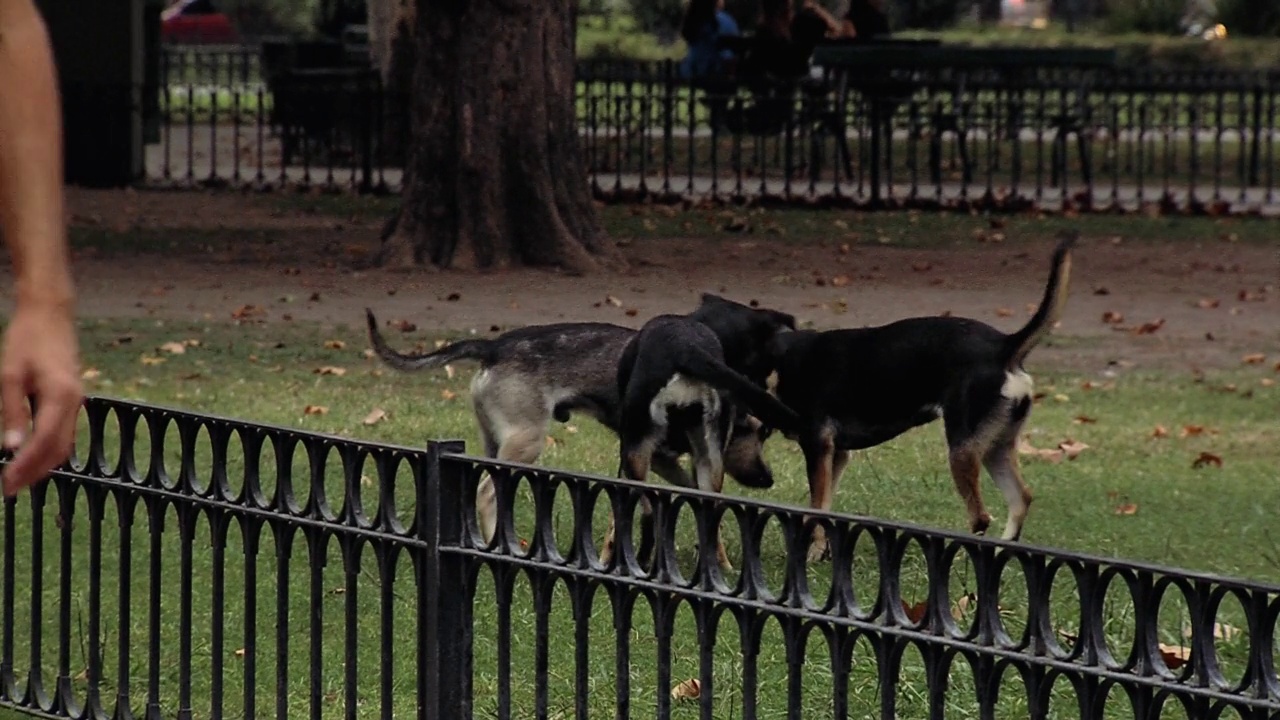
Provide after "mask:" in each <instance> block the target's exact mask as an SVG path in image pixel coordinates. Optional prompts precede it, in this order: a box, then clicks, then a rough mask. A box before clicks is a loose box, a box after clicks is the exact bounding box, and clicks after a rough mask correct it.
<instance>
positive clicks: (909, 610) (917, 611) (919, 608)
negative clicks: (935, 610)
mask: <svg viewBox="0 0 1280 720" xmlns="http://www.w3.org/2000/svg"><path fill="white" fill-rule="evenodd" d="M928 609H929V603H927V602H918V603H916V604H915V605H908V604H907V601H906V600H903V601H902V610H903V612H905V613H906V614H907V619H908V620H910V621H911V622H912V623H913V624H919V623H920V621H921V620H924V614H925V612H926V611H928Z"/></svg>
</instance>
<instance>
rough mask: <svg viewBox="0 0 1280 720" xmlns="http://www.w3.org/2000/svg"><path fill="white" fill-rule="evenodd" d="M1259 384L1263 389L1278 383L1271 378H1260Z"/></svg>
mask: <svg viewBox="0 0 1280 720" xmlns="http://www.w3.org/2000/svg"><path fill="white" fill-rule="evenodd" d="M1258 384H1259V385H1261V386H1262V387H1271V386H1272V385H1275V384H1276V381H1275V380H1272V379H1271V378H1259V379H1258Z"/></svg>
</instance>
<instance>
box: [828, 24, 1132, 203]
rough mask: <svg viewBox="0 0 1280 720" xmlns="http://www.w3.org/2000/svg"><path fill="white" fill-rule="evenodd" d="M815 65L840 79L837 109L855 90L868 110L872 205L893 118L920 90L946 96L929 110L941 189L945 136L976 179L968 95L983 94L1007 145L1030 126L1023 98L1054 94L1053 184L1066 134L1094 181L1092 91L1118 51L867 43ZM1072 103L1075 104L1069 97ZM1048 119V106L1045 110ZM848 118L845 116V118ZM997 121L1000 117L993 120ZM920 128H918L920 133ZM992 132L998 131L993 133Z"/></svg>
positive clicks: (837, 47) (932, 159)
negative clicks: (1073, 140)
mask: <svg viewBox="0 0 1280 720" xmlns="http://www.w3.org/2000/svg"><path fill="white" fill-rule="evenodd" d="M814 63H815V64H816V65H819V66H822V67H823V68H825V69H827V70H828V71H830V72H831V73H833V74H834V75H835V76H836V80H835V84H836V85H837V88H838V89H837V96H838V100H837V102H838V104H839V105H840V106H841V107H843V106H844V105H845V103H846V102H847V96H848V93H849V92H850V91H855V92H858V93H859V94H860V95H861V96H862V97H863V100H864V102H865V103H866V104H867V107H868V116H869V125H870V127H871V133H870V134H871V148H870V156H871V160H870V165H871V167H870V170H871V173H870V174H871V186H872V188H871V192H872V201H873V202H878V201H879V200H880V191H881V187H880V184H881V183H880V171H881V167H882V164H883V162H884V159H886V158H891V157H892V155H891V153H892V140H893V135H892V117H893V114H894V112H895V111H896V108H897V107H898V106H899V105H901V104H903V103H906V102H910V101H911V100H912V99H913V98H914V97H915V95H916V93H917V92H918V91H920V90H926V91H931V92H937V91H940V92H943V93H949V94H950V95H951V97H952V102H951V104H950V105H949V106H946V105H944V104H943V103H942V102H940V101H935V102H934V103H933V106H932V107H931V108H930V110H929V112H928V121H927V125H928V129H929V130H930V149H929V166H930V172H931V175H932V179H933V181H934V182H935V183H941V180H942V171H941V154H942V152H941V150H942V142H943V138H944V137H945V136H946V135H947V134H952V135H954V136H955V137H956V144H957V148H958V150H959V154H960V161H961V172H962V176H963V179H964V181H965V182H966V183H968V182H970V181H971V180H972V169H973V163H972V161H971V159H970V154H969V151H968V134H969V130H970V128H972V127H974V126H975V125H976V123H975V122H974V121H973V118H972V113H971V108H970V107H969V106H968V100H967V98H968V96H969V93H971V92H976V91H979V90H985V91H988V92H991V93H993V94H994V97H995V100H994V102H993V103H992V105H993V106H994V107H997V108H1001V110H1002V112H1001V114H1000V116H998V117H1000V118H1001V119H1002V120H1001V121H1002V122H1003V124H1004V126H1005V127H1004V128H1003V130H1004V132H1003V133H1000V135H1001V136H1003V137H1005V138H1006V139H1016V138H1017V137H1018V133H1019V132H1020V130H1021V129H1022V128H1023V127H1024V126H1025V123H1026V115H1025V110H1026V108H1025V106H1026V101H1025V97H1024V95H1025V93H1027V92H1043V91H1045V90H1047V89H1051V90H1055V91H1057V92H1058V94H1059V105H1058V107H1057V108H1056V111H1055V112H1052V113H1049V114H1047V115H1045V116H1044V117H1042V118H1040V120H1041V121H1042V122H1043V123H1044V124H1047V125H1048V126H1049V127H1050V128H1051V129H1052V130H1053V132H1054V140H1053V148H1054V150H1053V158H1052V168H1053V182H1054V183H1055V184H1056V183H1057V180H1058V176H1059V175H1060V173H1064V172H1065V169H1066V155H1067V145H1068V141H1069V136H1071V135H1073V134H1074V135H1075V136H1076V139H1077V144H1078V151H1079V154H1080V165H1081V170H1082V174H1083V175H1084V180H1085V181H1086V182H1089V180H1090V179H1091V177H1092V168H1091V160H1090V158H1089V152H1088V127H1089V122H1090V119H1089V106H1088V103H1087V102H1086V101H1085V98H1086V96H1087V93H1088V91H1089V89H1090V88H1091V87H1092V86H1093V85H1095V84H1096V83H1098V82H1099V79H1100V77H1102V76H1103V75H1104V74H1105V72H1106V71H1107V70H1110V69H1112V68H1114V67H1115V65H1116V52H1115V50H1113V49H1101V48H1021V47H970V46H957V45H942V44H939V45H930V46H916V47H907V46H892V45H873V44H869V43H866V44H863V43H824V44H823V45H820V46H819V47H818V48H817V49H816V50H815V51H814ZM1068 98H1070V99H1068ZM1041 111H1042V113H1043V111H1044V108H1043V107H1042V108H1041ZM842 115H843V113H842ZM989 121H991V122H997V119H996V118H989ZM920 129H922V128H919V127H913V128H912V131H913V132H918V131H919V130H920ZM988 130H990V131H991V132H993V133H996V132H999V131H1000V130H1001V128H998V127H990V128H988Z"/></svg>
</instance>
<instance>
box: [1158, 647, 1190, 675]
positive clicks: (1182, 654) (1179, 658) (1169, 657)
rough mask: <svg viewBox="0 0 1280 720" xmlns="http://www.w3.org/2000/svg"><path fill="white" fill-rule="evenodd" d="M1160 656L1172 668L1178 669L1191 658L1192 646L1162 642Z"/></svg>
mask: <svg viewBox="0 0 1280 720" xmlns="http://www.w3.org/2000/svg"><path fill="white" fill-rule="evenodd" d="M1160 657H1161V659H1163V660H1164V664H1165V665H1166V666H1167V667H1168V668H1169V669H1170V670H1177V669H1178V668H1180V667H1182V666H1183V665H1186V664H1187V661H1188V660H1190V659H1191V648H1189V647H1183V646H1181V645H1166V644H1164V643H1160Z"/></svg>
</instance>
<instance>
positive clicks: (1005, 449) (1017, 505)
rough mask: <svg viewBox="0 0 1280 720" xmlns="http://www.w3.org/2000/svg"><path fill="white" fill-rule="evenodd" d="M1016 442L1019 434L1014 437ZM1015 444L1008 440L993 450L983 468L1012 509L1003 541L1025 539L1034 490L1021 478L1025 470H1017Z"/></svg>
mask: <svg viewBox="0 0 1280 720" xmlns="http://www.w3.org/2000/svg"><path fill="white" fill-rule="evenodd" d="M1014 437H1015V438H1016V437H1017V435H1016V433H1015V434H1014ZM1015 443H1016V440H1005V441H1002V442H1000V443H999V444H997V445H995V446H993V447H992V448H991V449H990V450H988V451H987V454H986V456H985V457H983V459H982V462H983V465H985V466H986V468H987V472H988V473H989V474H990V475H991V479H992V480H994V481H995V484H996V487H998V488H1000V492H1001V493H1003V494H1004V499H1005V503H1006V504H1007V505H1008V506H1009V518H1008V520H1007V522H1006V523H1005V526H1004V533H1003V534H1002V535H1001V538H1003V539H1005V540H1017V539H1018V538H1020V537H1022V525H1023V523H1024V522H1026V519H1027V510H1028V508H1030V506H1031V500H1032V494H1031V488H1029V487H1027V483H1026V481H1025V480H1023V478H1022V470H1021V468H1019V467H1018V453H1017V450H1016V449H1015Z"/></svg>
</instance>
